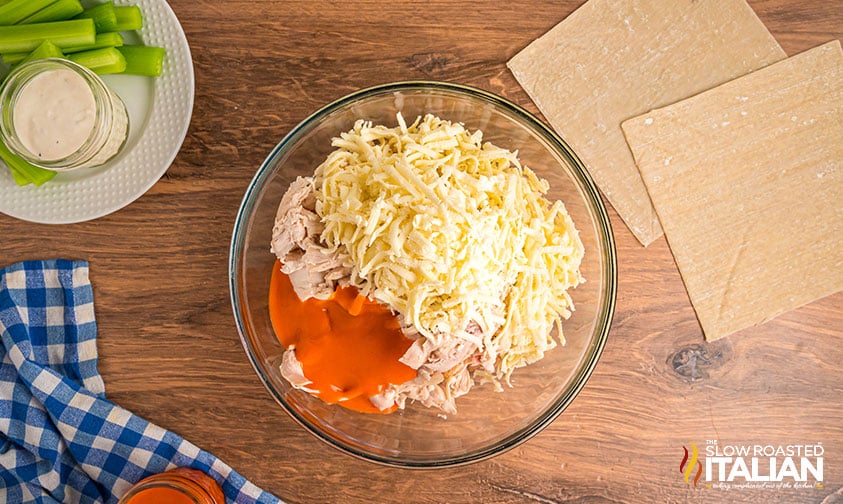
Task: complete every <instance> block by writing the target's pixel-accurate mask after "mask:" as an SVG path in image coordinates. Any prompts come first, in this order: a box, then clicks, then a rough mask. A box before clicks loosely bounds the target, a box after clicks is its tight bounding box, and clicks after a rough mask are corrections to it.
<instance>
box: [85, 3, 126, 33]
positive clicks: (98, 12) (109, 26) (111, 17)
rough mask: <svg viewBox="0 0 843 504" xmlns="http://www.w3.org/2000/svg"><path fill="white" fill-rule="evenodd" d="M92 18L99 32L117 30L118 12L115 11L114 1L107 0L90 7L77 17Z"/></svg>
mask: <svg viewBox="0 0 843 504" xmlns="http://www.w3.org/2000/svg"><path fill="white" fill-rule="evenodd" d="M82 18H90V19H93V20H94V25H96V27H97V31H98V32H107V31H117V14H116V13H115V12H114V2H111V1H109V2H105V3H101V4H97V5H94V6H93V7H88V8H87V9H85V10H84V11H82V14H79V15H78V16H76V19H82Z"/></svg>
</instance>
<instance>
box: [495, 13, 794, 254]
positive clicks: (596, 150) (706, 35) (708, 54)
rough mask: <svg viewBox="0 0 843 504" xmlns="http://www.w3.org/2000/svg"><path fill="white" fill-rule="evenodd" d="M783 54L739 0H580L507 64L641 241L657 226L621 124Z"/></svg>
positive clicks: (649, 237) (648, 238)
mask: <svg viewBox="0 0 843 504" xmlns="http://www.w3.org/2000/svg"><path fill="white" fill-rule="evenodd" d="M784 57H785V53H784V51H782V49H781V48H780V47H779V45H778V44H777V43H776V41H775V40H774V39H773V37H772V35H770V33H769V31H767V29H766V28H765V27H764V25H763V24H762V23H761V21H760V20H759V19H758V17H757V16H756V15H755V13H754V12H753V11H752V9H751V8H750V7H749V5H748V4H747V3H746V2H745V1H744V0H705V1H695V0H673V1H669V2H664V1H658V0H648V1H632V0H621V1H617V0H589V1H588V2H586V3H585V4H584V5H583V6H581V7H580V8H579V9H577V10H576V11H575V12H573V13H572V14H571V15H570V16H568V17H567V18H566V19H565V20H564V21H562V22H561V23H559V24H558V25H556V26H555V27H554V28H553V29H551V30H550V31H549V32H548V33H547V34H545V35H544V36H542V37H541V38H539V39H537V40H536V41H535V42H533V43H532V44H530V45H529V46H527V48H525V49H524V50H523V51H521V52H520V53H518V54H517V55H515V57H513V58H512V59H511V60H510V61H509V64H508V65H509V68H510V69H511V70H512V73H513V74H514V75H515V78H516V79H518V82H519V83H520V84H521V86H522V87H524V89H525V90H526V91H527V93H528V94H529V95H530V97H531V98H532V99H533V101H534V102H535V103H536V105H537V106H538V108H539V109H540V110H541V111H542V113H543V114H544V116H545V117H546V118H547V120H548V121H549V122H550V124H551V125H552V126H553V128H554V129H555V130H556V131H557V132H558V133H559V134H560V135H561V136H562V137H563V138H564V139H565V140H566V141H567V142H568V143H569V144H570V145H571V147H572V148H573V149H574V151H575V152H576V153H577V154H578V155H579V157H580V158H581V159H582V161H583V162H584V163H585V165H586V166H587V167H588V170H589V172H590V173H591V175H592V176H593V177H594V180H595V181H596V182H597V185H598V186H599V187H600V189H601V190H602V192H603V194H604V195H605V196H606V197H607V198H608V199H609V201H610V202H611V203H612V206H614V208H615V210H616V211H617V212H618V214H619V215H620V216H621V218H623V220H624V222H626V224H627V225H628V226H629V228H630V230H631V231H632V232H633V234H634V235H635V236H636V237H637V238H638V240H639V241H641V243H642V244H644V245H648V244H649V243H651V242H652V241H653V240H655V239H657V238H658V237H659V236H661V234H662V231H661V228H660V226H659V222H658V218H657V216H656V213H655V211H654V210H653V207H652V205H651V203H650V198H649V196H648V194H647V189H646V187H645V186H644V184H643V182H642V181H641V177H640V175H639V173H638V170H637V168H636V167H635V162H634V160H633V158H632V154H631V153H630V152H629V148H628V147H627V144H626V141H625V140H624V136H623V132H622V131H621V127H620V124H621V122H622V121H624V120H626V119H629V118H632V117H635V116H637V115H639V114H642V113H644V112H647V111H649V110H651V109H653V108H656V107H662V106H665V105H668V104H670V103H673V102H676V101H678V100H681V99H684V98H687V97H688V96H692V95H694V94H696V93H699V92H701V91H704V90H706V89H709V88H711V87H713V86H716V85H718V84H721V83H723V82H727V81H729V80H731V79H734V78H735V77H738V76H741V75H744V74H746V73H748V72H751V71H753V70H756V69H759V68H762V67H764V66H766V65H769V64H770V63H773V62H775V61H779V60H781V59H783V58H784Z"/></svg>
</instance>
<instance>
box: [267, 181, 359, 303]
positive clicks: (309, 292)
mask: <svg viewBox="0 0 843 504" xmlns="http://www.w3.org/2000/svg"><path fill="white" fill-rule="evenodd" d="M315 204H316V199H315V197H314V191H313V178H312V177H298V178H297V179H296V180H295V181H294V182H293V183H292V184H290V187H289V189H287V192H286V193H285V194H284V196H283V197H282V198H281V203H280V204H279V205H278V212H277V213H276V215H275V225H274V226H273V228H272V243H271V246H270V251H271V252H272V253H273V254H275V256H276V257H278V259H279V260H280V261H281V271H283V272H284V273H286V274H287V275H288V276H289V277H290V282H291V283H292V284H293V288H294V289H295V291H296V294H297V295H298V296H299V299H309V298H316V299H327V298H328V297H330V296H331V294H332V293H333V292H334V290H335V289H336V287H337V282H338V281H339V280H341V279H343V278H348V276H349V275H350V273H351V270H350V268H347V267H345V266H343V263H342V259H341V258H340V255H339V253H337V252H336V251H333V252H332V251H330V250H328V249H327V248H325V247H324V246H323V245H322V244H321V243H320V241H319V234H320V233H321V232H322V229H323V225H322V223H321V222H320V220H319V216H318V215H317V214H316V210H315Z"/></svg>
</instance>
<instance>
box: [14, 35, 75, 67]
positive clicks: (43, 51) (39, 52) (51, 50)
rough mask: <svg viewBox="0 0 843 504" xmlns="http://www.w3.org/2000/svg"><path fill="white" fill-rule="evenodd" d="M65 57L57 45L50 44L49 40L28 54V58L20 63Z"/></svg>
mask: <svg viewBox="0 0 843 504" xmlns="http://www.w3.org/2000/svg"><path fill="white" fill-rule="evenodd" d="M63 57H64V54H63V53H62V52H61V49H59V47H58V46H57V45H56V44H54V43H52V42H50V41H49V40H45V41H44V42H41V45H39V46H38V47H36V48H35V49H34V50H33V51H32V52H31V53H29V54H27V55H26V57H25V58H24V59H22V60H21V61H20V64H23V63H26V62H29V61H35V60H39V59H45V58H63Z"/></svg>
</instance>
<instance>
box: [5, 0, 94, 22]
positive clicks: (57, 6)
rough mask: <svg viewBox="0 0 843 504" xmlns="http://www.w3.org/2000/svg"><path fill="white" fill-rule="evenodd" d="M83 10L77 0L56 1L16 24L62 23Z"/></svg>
mask: <svg viewBox="0 0 843 504" xmlns="http://www.w3.org/2000/svg"><path fill="white" fill-rule="evenodd" d="M84 10H85V8H84V7H82V2H80V1H79V0H56V1H55V2H53V3H52V4H50V5H48V6H47V7H44V8H43V9H41V10H39V11H38V12H36V13H35V14H32V15H31V16H29V17H26V18H24V19H22V20H21V21H19V22H18V24H32V23H49V22H51V21H64V20H66V19H70V18H72V17H73V16H76V15H77V14H81V13H82V11H84Z"/></svg>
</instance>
